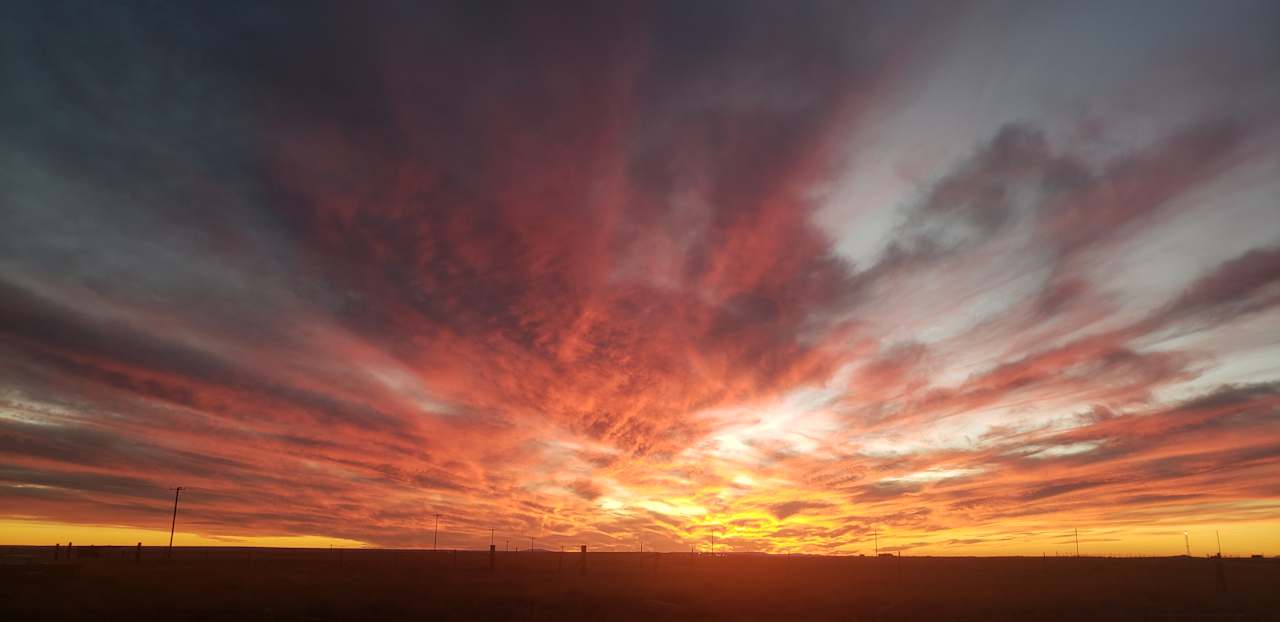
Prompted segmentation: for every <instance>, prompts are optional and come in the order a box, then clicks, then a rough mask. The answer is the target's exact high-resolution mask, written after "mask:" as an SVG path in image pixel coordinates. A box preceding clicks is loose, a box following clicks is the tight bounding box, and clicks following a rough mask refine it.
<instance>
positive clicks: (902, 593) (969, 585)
mask: <svg viewBox="0 0 1280 622" xmlns="http://www.w3.org/2000/svg"><path fill="white" fill-rule="evenodd" d="M80 553H85V551H83V550H81V551H80ZM63 557H65V553H63ZM581 559H582V558H581V556H580V554H579V553H577V552H572V553H569V552H566V553H558V552H550V551H548V552H532V553H530V552H519V553H502V552H499V553H498V554H497V556H496V567H495V568H494V569H493V570H490V569H489V554H488V552H477V551H461V552H458V553H454V552H452V551H438V552H431V551H390V550H345V551H337V550H283V549H175V553H174V557H173V559H171V560H166V559H164V557H163V552H162V551H159V550H148V551H146V552H145V554H144V555H143V557H142V559H141V560H140V561H137V560H135V551H134V550H133V549H131V548H127V549H126V548H120V549H98V550H94V551H90V552H88V553H87V554H86V555H84V556H79V555H78V557H77V558H76V559H75V560H73V561H70V562H67V561H65V560H62V561H58V562H53V561H52V560H51V556H50V552H49V550H48V549H32V550H31V551H30V552H29V553H27V554H23V555H16V554H11V555H9V556H8V557H7V558H6V560H5V561H6V562H7V563H6V564H4V565H0V620H14V621H17V620H62V619H77V620H131V621H132V620H366V619H367V620H394V619H432V620H442V619H443V620H957V621H958V620H1091V621H1096V620H1280V560H1275V559H1224V560H1220V561H1219V560H1214V559H1204V558H1182V557H1170V558H1138V559H1120V558H1102V557H1081V558H1069V557H1049V558H1029V557H1026V558H973V557H967V558H966V557H954V558H951V557H949V558H938V557H933V558H931V557H901V558H874V557H868V558H861V557H809V556H792V557H788V556H765V555H720V556H715V557H713V556H710V555H699V556H695V555H691V554H688V553H657V554H655V553H590V554H589V555H588V557H587V560H586V565H587V567H586V571H585V573H583V572H582V570H581V569H580V567H579V563H580V561H581Z"/></svg>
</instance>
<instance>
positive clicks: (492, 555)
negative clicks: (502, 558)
mask: <svg viewBox="0 0 1280 622" xmlns="http://www.w3.org/2000/svg"><path fill="white" fill-rule="evenodd" d="M497 561H498V545H496V544H490V545H489V572H493V568H494V566H496V565H497Z"/></svg>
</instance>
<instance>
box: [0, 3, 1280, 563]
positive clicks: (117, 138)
mask: <svg viewBox="0 0 1280 622" xmlns="http://www.w3.org/2000/svg"><path fill="white" fill-rule="evenodd" d="M181 4H185V3H173V2H154V3H144V2H132V3H129V2H115V3H108V2H101V3H99V2H66V3H62V2H4V3H0V543H3V544H52V543H53V542H63V543H65V542H67V541H68V540H74V541H75V542H76V543H77V544H80V543H84V544H90V543H96V544H132V543H133V542H135V541H138V540H142V541H144V544H156V545H159V544H163V543H164V541H165V540H167V537H168V529H169V520H170V514H169V512H170V511H171V504H172V501H173V496H172V495H173V493H172V492H171V491H170V490H169V489H170V488H172V487H174V486H178V485H181V486H185V487H187V490H186V491H184V493H183V497H182V505H181V509H180V513H179V516H178V527H177V529H178V534H177V540H176V544H180V545H181V544H187V545H196V544H218V543H222V544H245V543H253V544H267V545H286V546H290V545H297V546H325V547H327V546H329V545H330V544H337V545H342V546H362V545H364V546H431V539H432V533H431V530H432V525H433V518H432V516H431V515H432V514H435V513H439V514H440V515H441V519H440V546H441V547H446V548H455V547H458V548H465V547H470V548H481V547H487V546H488V544H489V538H490V529H494V530H495V534H496V538H497V541H498V545H499V547H500V548H501V547H502V546H503V541H504V539H505V538H510V539H511V541H512V543H513V544H514V543H519V544H520V545H521V546H522V547H527V546H528V542H529V540H528V538H529V537H530V536H534V537H536V538H537V539H538V540H537V542H538V545H539V546H543V547H547V548H558V547H559V546H560V545H565V546H575V547H576V546H577V545H578V544H588V545H589V546H591V547H592V548H593V550H594V549H599V550H634V549H637V548H638V547H639V543H640V542H641V541H643V542H644V543H645V548H646V550H648V549H653V550H659V551H688V550H690V548H691V547H694V546H697V547H701V548H702V549H704V550H705V549H706V548H707V547H708V545H709V543H710V539H711V537H712V535H713V534H714V537H715V539H716V543H717V548H718V549H721V550H732V551H767V552H775V553H781V552H808V553H827V554H857V553H865V554H870V553H872V551H873V549H874V546H875V545H874V544H873V533H878V542H879V545H880V548H881V550H882V551H886V550H888V551H898V550H901V551H903V553H904V554H907V555H917V554H919V555H923V554H933V555H988V554H1030V555H1037V556H1038V555H1041V554H1048V555H1054V554H1055V553H1058V552H1061V553H1063V554H1066V553H1067V552H1071V553H1072V554H1074V534H1073V530H1074V529H1079V530H1080V548H1081V551H1082V552H1083V553H1086V554H1089V553H1094V554H1116V555H1119V554H1125V555H1127V554H1156V555H1171V554H1181V553H1182V552H1183V549H1184V538H1183V532H1188V533H1189V537H1190V540H1191V546H1192V552H1193V554H1197V555H1201V554H1205V553H1209V552H1212V551H1213V550H1215V549H1216V544H1215V543H1214V537H1215V531H1216V532H1218V533H1220V534H1221V538H1222V547H1223V551H1224V553H1226V554H1228V555H1246V554H1250V553H1265V554H1269V555H1270V554H1280V3H1277V2H1274V1H1273V0H1263V1H1260V2H1253V3H1249V2H1234V1H1226V2H1199V1H1195V2H1172V1H1170V2H1142V1H1140V2H1132V3H1129V2H1097V3H1090V2H1011V3H985V2H980V3H951V2H926V3H923V4H919V5H915V4H912V3H906V2H871V3H867V4H858V3H854V2H808V1H802V2H795V3H792V2H777V1H772V0H767V1H761V2H746V1H737V0H735V1H730V2H670V3H649V2H638V3H622V2H586V3H581V4H577V3H561V2H513V3H510V4H508V3H502V2H483V3H475V2H462V3H459V4H456V5H448V4H443V3H434V2H407V3H395V2H369V3H365V2H343V3H338V4H336V5H323V4H321V3H313V2H301V3H285V2H278V3H270V2H267V3H263V2H246V3H231V2H225V3H224V2H216V3H215V2H203V3H191V4H194V5H195V6H180V5H181Z"/></svg>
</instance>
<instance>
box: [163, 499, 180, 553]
mask: <svg viewBox="0 0 1280 622" xmlns="http://www.w3.org/2000/svg"><path fill="white" fill-rule="evenodd" d="M171 490H173V520H172V521H170V522H169V550H168V552H167V553H166V556H167V557H169V559H173V530H174V528H175V527H177V526H178V495H179V494H180V493H182V486H178V487H177V488H172V489H171Z"/></svg>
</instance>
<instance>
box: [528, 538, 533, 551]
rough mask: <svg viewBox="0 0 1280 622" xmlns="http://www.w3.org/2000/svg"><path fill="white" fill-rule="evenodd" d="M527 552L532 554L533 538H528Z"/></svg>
mask: <svg viewBox="0 0 1280 622" xmlns="http://www.w3.org/2000/svg"><path fill="white" fill-rule="evenodd" d="M529 552H530V553H532V552H533V536H529Z"/></svg>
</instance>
